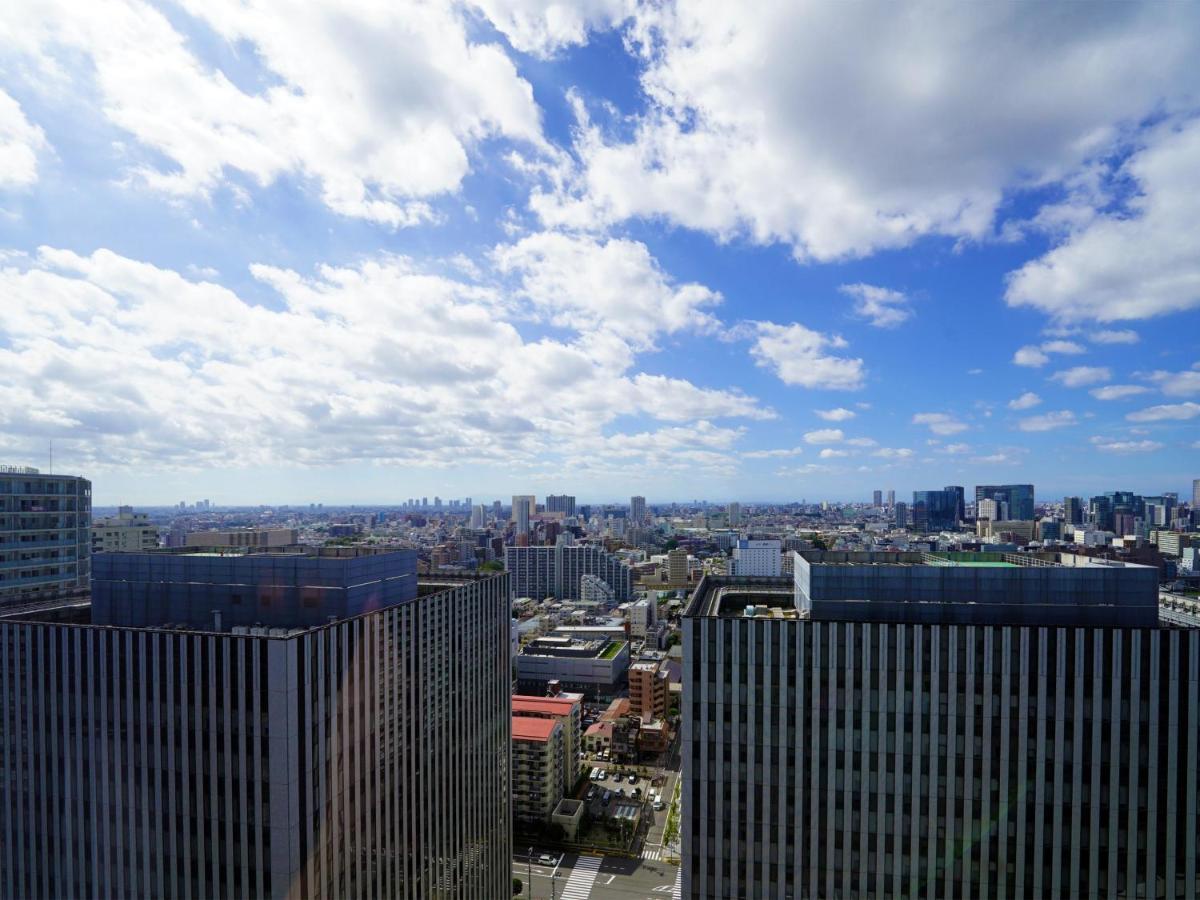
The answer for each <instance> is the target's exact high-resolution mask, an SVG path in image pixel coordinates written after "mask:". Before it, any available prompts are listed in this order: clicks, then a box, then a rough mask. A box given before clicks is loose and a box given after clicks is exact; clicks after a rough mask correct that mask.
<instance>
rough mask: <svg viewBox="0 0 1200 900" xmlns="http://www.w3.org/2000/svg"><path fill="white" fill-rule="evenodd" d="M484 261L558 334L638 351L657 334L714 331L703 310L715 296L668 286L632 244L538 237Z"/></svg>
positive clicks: (643, 251) (649, 258) (643, 252)
mask: <svg viewBox="0 0 1200 900" xmlns="http://www.w3.org/2000/svg"><path fill="white" fill-rule="evenodd" d="M492 257H493V259H494V261H495V262H496V265H497V267H498V268H499V269H500V270H501V271H502V272H504V273H506V274H512V275H514V276H515V277H516V278H517V279H518V284H519V290H520V293H521V294H522V295H523V296H524V297H526V298H528V299H529V300H530V301H532V303H533V305H534V306H535V307H536V309H537V310H538V311H539V313H540V314H541V315H542V316H544V317H545V318H546V319H548V320H549V321H550V322H552V323H553V324H555V325H558V326H561V327H564V328H573V329H575V330H579V331H608V332H611V333H613V334H615V335H617V336H618V337H620V338H621V339H622V340H624V341H626V342H628V343H629V344H631V345H632V346H633V347H635V348H636V349H639V350H644V349H650V348H652V347H653V346H654V339H655V337H656V336H657V335H659V334H663V333H665V334H673V333H675V332H678V331H682V330H685V329H686V330H691V331H700V332H712V331H714V330H715V329H716V327H717V321H716V319H714V318H713V317H712V316H711V315H710V314H709V313H708V312H707V310H708V309H710V308H711V307H714V306H716V305H718V304H719V303H720V302H721V295H720V294H717V293H715V292H713V291H710V290H709V289H708V288H706V287H704V286H703V285H700V284H695V283H689V284H683V285H675V284H673V283H672V282H671V279H670V278H669V277H668V276H667V275H666V273H664V272H663V271H662V269H661V268H660V267H659V265H658V263H657V262H656V261H655V259H654V258H653V257H652V256H651V255H650V251H649V250H647V249H646V245H645V244H642V243H639V242H637V241H630V240H623V239H618V238H612V239H610V240H607V241H604V240H598V239H595V238H591V237H580V236H571V235H565V234H555V233H550V232H543V233H540V234H533V235H530V236H528V237H526V238H523V239H522V240H520V241H518V242H517V243H515V244H507V245H502V246H499V247H497V248H495V250H494V251H493V252H492Z"/></svg>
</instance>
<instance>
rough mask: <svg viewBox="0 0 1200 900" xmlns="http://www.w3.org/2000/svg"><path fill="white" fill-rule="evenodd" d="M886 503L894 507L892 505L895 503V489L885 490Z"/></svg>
mask: <svg viewBox="0 0 1200 900" xmlns="http://www.w3.org/2000/svg"><path fill="white" fill-rule="evenodd" d="M887 505H888V506H892V507H894V506H895V505H896V492H895V490H890V489H889V490H888V492H887Z"/></svg>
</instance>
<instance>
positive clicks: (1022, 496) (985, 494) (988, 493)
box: [975, 484, 1033, 522]
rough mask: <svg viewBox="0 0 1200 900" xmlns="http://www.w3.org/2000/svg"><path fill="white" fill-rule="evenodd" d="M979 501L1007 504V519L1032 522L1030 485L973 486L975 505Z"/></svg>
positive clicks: (1031, 488)
mask: <svg viewBox="0 0 1200 900" xmlns="http://www.w3.org/2000/svg"><path fill="white" fill-rule="evenodd" d="M980 500H995V501H996V502H997V503H1007V504H1008V518H1009V519H1012V520H1014V521H1021V522H1030V521H1033V485H1032V484H980V485H976V486H975V504H976V506H977V507H978V505H979V501H980Z"/></svg>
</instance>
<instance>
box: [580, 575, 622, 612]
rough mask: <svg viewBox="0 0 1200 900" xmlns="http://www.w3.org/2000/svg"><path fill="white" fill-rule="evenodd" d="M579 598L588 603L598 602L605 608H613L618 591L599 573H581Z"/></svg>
mask: <svg viewBox="0 0 1200 900" xmlns="http://www.w3.org/2000/svg"><path fill="white" fill-rule="evenodd" d="M579 599H580V600H586V601H587V602H588V603H598V604H600V606H601V608H603V609H611V608H612V607H613V606H615V605H616V602H617V592H616V591H614V590H613V589H612V585H610V584H609V583H608V582H607V581H605V580H604V579H603V578H601V577H600V576H599V575H581V576H580V577H579Z"/></svg>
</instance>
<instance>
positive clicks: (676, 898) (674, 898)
mask: <svg viewBox="0 0 1200 900" xmlns="http://www.w3.org/2000/svg"><path fill="white" fill-rule="evenodd" d="M671 900H683V869H682V868H681V869H678V870H677V871H676V872H675V889H674V890H673V891H671Z"/></svg>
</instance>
